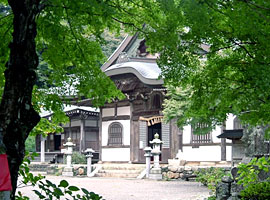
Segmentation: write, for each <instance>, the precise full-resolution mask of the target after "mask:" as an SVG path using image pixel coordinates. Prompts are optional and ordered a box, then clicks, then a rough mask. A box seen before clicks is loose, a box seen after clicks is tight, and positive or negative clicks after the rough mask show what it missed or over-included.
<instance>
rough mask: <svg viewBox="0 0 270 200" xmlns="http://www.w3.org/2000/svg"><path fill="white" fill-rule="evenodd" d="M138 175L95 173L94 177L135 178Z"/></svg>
mask: <svg viewBox="0 0 270 200" xmlns="http://www.w3.org/2000/svg"><path fill="white" fill-rule="evenodd" d="M137 176H138V174H119V173H97V174H96V175H95V177H107V178H108V177H111V178H137Z"/></svg>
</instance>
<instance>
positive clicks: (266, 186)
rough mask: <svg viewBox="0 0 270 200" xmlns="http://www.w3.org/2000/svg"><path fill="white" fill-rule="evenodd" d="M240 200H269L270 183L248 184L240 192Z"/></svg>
mask: <svg viewBox="0 0 270 200" xmlns="http://www.w3.org/2000/svg"><path fill="white" fill-rule="evenodd" d="M240 195H241V197H242V199H250V200H265V199H270V183H269V182H259V183H252V184H249V185H248V186H247V187H246V188H245V189H244V190H242V191H241V192H240Z"/></svg>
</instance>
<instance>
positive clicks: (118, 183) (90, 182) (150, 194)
mask: <svg viewBox="0 0 270 200" xmlns="http://www.w3.org/2000/svg"><path fill="white" fill-rule="evenodd" d="M47 179H49V180H50V181H52V182H53V183H55V184H58V183H59V182H60V181H61V180H62V179H65V180H67V181H68V182H69V183H70V185H75V186H77V187H83V188H86V189H88V190H89V191H93V192H95V193H97V194H99V195H101V196H102V197H103V198H104V199H106V200H203V199H205V198H206V197H208V196H209V190H208V189H207V188H206V187H204V186H200V184H199V183H196V182H186V181H153V180H145V179H143V180H138V179H116V178H86V177H83V178H80V177H61V176H47ZM32 189H33V188H31V187H25V188H20V189H19V191H21V192H22V193H23V194H26V195H27V196H30V199H31V200H35V199H38V198H37V196H36V195H35V194H34V193H33V192H32Z"/></svg>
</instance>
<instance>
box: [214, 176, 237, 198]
mask: <svg viewBox="0 0 270 200" xmlns="http://www.w3.org/2000/svg"><path fill="white" fill-rule="evenodd" d="M232 182H233V180H232V179H231V177H229V176H224V177H222V179H221V182H220V183H218V185H217V189H216V199H217V200H224V199H228V198H229V197H230V196H231V191H230V190H231V183H232Z"/></svg>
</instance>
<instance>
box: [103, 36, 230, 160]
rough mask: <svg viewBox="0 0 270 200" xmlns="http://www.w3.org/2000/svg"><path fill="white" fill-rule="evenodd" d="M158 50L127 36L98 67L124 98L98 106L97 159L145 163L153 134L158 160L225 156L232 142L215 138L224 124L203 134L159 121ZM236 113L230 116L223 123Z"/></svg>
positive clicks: (163, 90)
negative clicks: (156, 137)
mask: <svg viewBox="0 0 270 200" xmlns="http://www.w3.org/2000/svg"><path fill="white" fill-rule="evenodd" d="M157 56H158V55H151V54H149V53H148V52H147V47H146V45H145V40H144V39H139V38H138V35H135V36H127V37H126V38H125V39H124V41H123V42H122V43H121V44H120V46H119V47H118V49H117V50H116V51H115V52H114V53H113V55H112V56H111V57H110V58H109V59H108V61H107V62H106V63H105V64H104V65H103V66H102V68H101V69H102V71H103V72H104V73H105V74H106V75H107V76H109V77H110V78H111V80H113V81H114V83H115V85H116V86H117V88H118V89H119V90H121V91H122V92H123V93H124V94H125V96H126V98H125V99H124V100H119V101H117V100H116V101H114V102H112V103H107V104H105V106H104V107H102V108H100V120H101V122H100V124H101V127H100V130H99V131H100V133H99V135H100V137H99V139H100V160H101V161H103V162H131V163H144V162H145V157H144V151H143V149H144V148H145V147H146V146H151V144H150V143H149V142H150V141H151V140H152V139H153V138H154V134H155V133H158V134H159V136H160V138H161V140H162V141H163V144H162V146H161V151H162V153H161V162H162V163H167V162H168V159H173V158H177V157H178V158H180V159H184V160H186V161H191V162H193V161H199V162H204V161H206V162H207V161H212V162H213V161H214V162H219V161H222V160H223V161H230V160H231V141H230V140H226V139H225V138H222V139H220V138H218V137H217V136H218V135H220V134H221V133H222V131H223V130H224V129H226V127H225V126H224V127H216V129H215V130H213V131H212V132H211V133H208V134H206V135H203V136H202V135H201V136H198V135H195V134H193V132H192V127H191V126H186V127H183V129H179V128H178V127H177V126H176V124H175V122H174V121H171V122H169V123H164V122H163V120H162V119H163V113H162V110H163V101H164V98H165V94H166V88H165V87H164V86H163V80H162V79H160V77H159V76H160V73H161V70H160V68H159V67H158V65H157V63H156V60H157ZM234 118H235V117H234V116H232V115H230V116H229V118H228V121H227V122H226V124H227V126H228V127H230V126H231V124H232V123H233V119H234Z"/></svg>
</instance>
